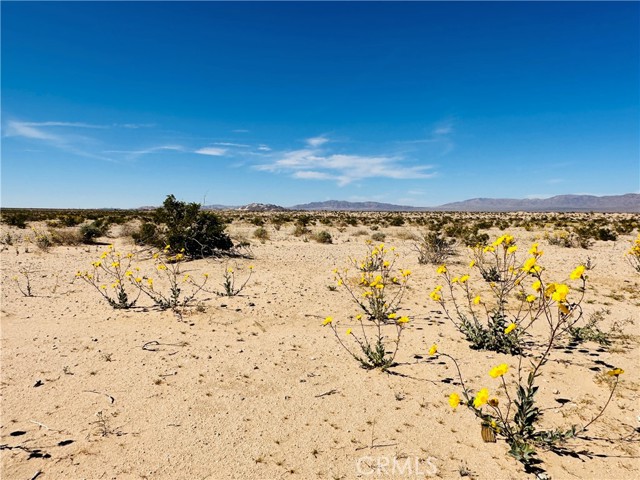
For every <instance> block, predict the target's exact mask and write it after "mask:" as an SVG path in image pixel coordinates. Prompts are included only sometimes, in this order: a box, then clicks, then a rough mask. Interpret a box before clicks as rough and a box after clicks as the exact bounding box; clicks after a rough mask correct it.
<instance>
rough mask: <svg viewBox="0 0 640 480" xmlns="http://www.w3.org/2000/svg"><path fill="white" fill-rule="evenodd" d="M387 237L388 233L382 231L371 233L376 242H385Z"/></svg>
mask: <svg viewBox="0 0 640 480" xmlns="http://www.w3.org/2000/svg"><path fill="white" fill-rule="evenodd" d="M386 238H387V235H386V234H384V233H382V232H375V233H373V234H371V240H373V241H374V242H384V241H385V239H386Z"/></svg>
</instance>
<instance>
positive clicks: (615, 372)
mask: <svg viewBox="0 0 640 480" xmlns="http://www.w3.org/2000/svg"><path fill="white" fill-rule="evenodd" d="M623 373H624V370H623V369H621V368H614V369H613V370H609V371H608V372H607V375H609V376H610V377H617V376H619V375H622V374H623Z"/></svg>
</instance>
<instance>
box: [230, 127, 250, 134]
mask: <svg viewBox="0 0 640 480" xmlns="http://www.w3.org/2000/svg"><path fill="white" fill-rule="evenodd" d="M231 131H232V132H233V133H249V130H245V129H244V128H237V129H235V130H231Z"/></svg>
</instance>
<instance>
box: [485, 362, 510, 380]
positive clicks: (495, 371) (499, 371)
mask: <svg viewBox="0 0 640 480" xmlns="http://www.w3.org/2000/svg"><path fill="white" fill-rule="evenodd" d="M508 371H509V365H507V364H506V363H501V364H500V365H498V366H497V367H493V368H492V369H491V370H489V375H490V376H491V378H498V377H501V376H503V375H504V374H505V373H507V372H508Z"/></svg>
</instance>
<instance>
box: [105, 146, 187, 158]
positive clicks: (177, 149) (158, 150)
mask: <svg viewBox="0 0 640 480" xmlns="http://www.w3.org/2000/svg"><path fill="white" fill-rule="evenodd" d="M167 151H171V152H185V151H187V150H186V149H185V148H184V147H183V146H182V145H159V146H157V147H149V148H141V149H139V150H104V151H103V153H117V154H121V155H127V156H128V158H129V159H133V158H136V157H140V156H142V155H150V154H153V153H161V152H167Z"/></svg>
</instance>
